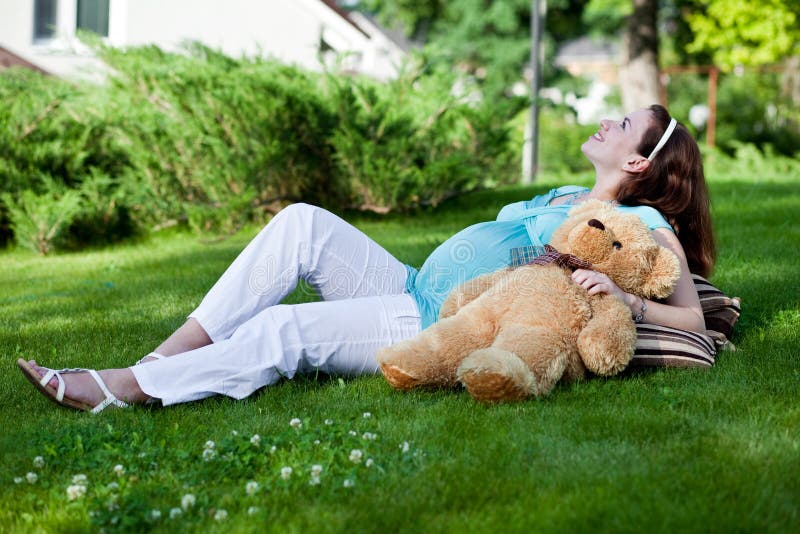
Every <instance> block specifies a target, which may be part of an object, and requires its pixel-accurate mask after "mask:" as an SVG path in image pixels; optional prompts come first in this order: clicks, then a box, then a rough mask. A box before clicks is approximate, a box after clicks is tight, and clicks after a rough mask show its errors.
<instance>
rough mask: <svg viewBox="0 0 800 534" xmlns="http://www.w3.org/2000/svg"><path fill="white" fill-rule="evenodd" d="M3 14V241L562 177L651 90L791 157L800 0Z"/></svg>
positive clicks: (797, 118) (734, 157) (712, 142)
mask: <svg viewBox="0 0 800 534" xmlns="http://www.w3.org/2000/svg"><path fill="white" fill-rule="evenodd" d="M533 9H539V13H540V15H541V16H540V21H541V22H540V24H541V30H542V32H541V34H542V39H541V48H537V46H536V42H535V41H532V32H531V28H532V22H531V19H532V17H531V15H532V10H533ZM0 12H1V13H3V17H2V20H0V69H2V70H0V242H2V243H3V244H5V245H8V244H11V243H13V242H14V241H16V242H17V243H19V244H20V245H22V246H26V247H29V248H31V249H33V250H36V251H38V252H40V253H47V252H50V251H52V250H57V249H75V248H81V247H84V246H86V245H93V244H105V243H113V242H116V241H118V240H120V239H125V238H127V237H130V236H134V235H138V234H141V233H146V232H151V231H154V230H156V231H157V230H160V229H163V228H166V227H170V226H177V225H180V226H187V227H188V228H191V229H193V230H195V231H199V232H211V233H221V234H226V233H230V232H232V231H235V230H236V229H237V228H238V227H239V226H240V225H242V224H245V223H247V222H249V221H253V220H260V219H261V218H263V217H264V215H265V214H269V213H273V212H275V211H277V210H278V209H280V207H282V206H283V205H285V204H286V203H289V202H294V201H299V200H302V201H306V202H315V203H318V204H322V205H325V206H326V207H328V208H330V209H351V208H355V209H366V210H373V211H377V212H386V211H391V210H408V209H417V208H419V207H420V206H423V207H424V206H429V205H436V204H438V203H439V202H441V201H442V200H444V199H446V198H450V197H452V196H455V195H459V194H462V193H464V192H467V191H472V190H475V189H479V188H487V187H495V186H498V185H503V184H513V183H517V182H520V181H523V182H524V181H530V180H531V179H540V177H541V176H545V177H548V178H552V179H558V180H561V181H562V182H564V183H569V182H574V181H576V180H577V179H579V178H580V177H581V176H583V175H585V174H586V173H588V172H589V171H590V169H589V167H588V164H587V162H586V161H585V159H584V158H583V157H582V155H581V153H580V145H581V144H582V142H583V141H584V140H585V139H586V137H588V135H590V134H591V133H592V132H594V131H595V130H596V128H597V123H598V121H599V119H600V118H603V117H608V118H620V117H621V116H622V115H623V114H624V112H625V111H628V110H631V109H635V108H638V107H643V106H646V105H649V104H651V103H656V102H659V103H662V104H664V105H667V106H668V108H669V110H670V112H671V113H672V114H673V116H675V117H676V118H678V120H680V121H681V122H683V123H684V124H685V125H687V127H689V129H690V130H691V131H692V132H693V133H694V134H695V135H696V137H697V138H698V140H699V141H700V142H701V144H703V149H704V151H705V152H706V163H707V166H711V168H712V170H713V169H725V172H728V173H731V172H732V173H734V174H735V173H737V172H738V173H740V174H742V173H743V174H753V173H755V174H758V173H761V172H783V171H782V170H781V169H793V170H792V172H795V170H796V168H797V167H796V166H793V165H794V163H796V159H795V157H796V154H797V152H798V150H800V149H799V148H798V147H799V146H800V46H799V45H798V42H800V3H798V2H796V1H795V0H768V1H762V2H748V1H745V0H661V1H658V0H549V1H545V0H533V1H531V0H448V1H445V0H349V1H345V0H342V1H339V2H334V1H333V0H292V1H286V0H261V1H256V0H228V1H226V2H225V3H222V2H217V1H213V0H193V1H189V0H170V1H169V2H163V1H160V2H156V1H154V0H136V1H130V0H0ZM537 55H538V56H539V57H538V59H539V65H540V68H541V75H540V77H539V79H538V80H533V78H534V73H535V72H536V68H534V64H535V63H534V62H533V61H532V56H533V57H534V58H535V57H536V56H537ZM534 81H535V82H536V84H534ZM532 86H538V87H539V89H538V94H537V95H535V96H536V98H533V95H532V92H533V91H532V90H531V87H532ZM534 102H535V103H536V104H537V106H538V110H539V112H538V117H539V118H538V128H537V131H538V143H537V146H538V154H539V155H538V158H537V160H536V163H535V166H532V165H531V163H530V154H529V151H530V144H531V143H530V140H531V124H532V122H533V121H532V116H533V115H532V114H531V112H530V109H531V105H532V103H534ZM526 147H527V148H526ZM526 150H527V152H526ZM742 160H747V165H746V166H744V167H741V168H737V167H736V165H735V163H736V162H737V161H742ZM776 162H777V163H776ZM775 164H777V165H778V167H777V168H776V167H775V166H774V165H775ZM759 166H762V167H764V166H766V167H764V168H761V167H759ZM770 166H771V167H770ZM767 167H768V168H767ZM737 169H739V170H737ZM776 169H777V170H776Z"/></svg>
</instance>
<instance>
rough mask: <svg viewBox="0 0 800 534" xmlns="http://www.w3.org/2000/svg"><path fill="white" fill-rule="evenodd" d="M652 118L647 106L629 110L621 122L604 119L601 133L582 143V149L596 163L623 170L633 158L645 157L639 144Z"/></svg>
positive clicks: (599, 131) (601, 124) (601, 123)
mask: <svg viewBox="0 0 800 534" xmlns="http://www.w3.org/2000/svg"><path fill="white" fill-rule="evenodd" d="M651 120H652V114H651V113H650V111H649V110H646V109H640V110H637V111H634V112H633V113H629V114H628V115H626V116H625V117H624V118H623V119H622V120H621V121H612V120H608V119H603V120H601V121H600V128H599V129H598V130H597V133H595V134H594V135H592V136H591V137H589V139H588V140H587V141H586V142H585V143H583V145H581V151H582V152H583V154H584V155H585V156H586V157H587V158H588V159H589V161H591V162H592V163H593V164H594V165H595V166H597V165H600V166H603V167H609V168H619V169H622V168H623V167H625V164H626V163H627V162H628V161H629V160H630V159H631V158H632V157H635V156H638V157H640V158H642V157H644V156H642V155H641V154H638V153H637V152H636V147H637V146H638V145H639V142H640V141H641V140H642V136H643V135H644V132H645V131H646V130H647V128H648V127H650V122H651Z"/></svg>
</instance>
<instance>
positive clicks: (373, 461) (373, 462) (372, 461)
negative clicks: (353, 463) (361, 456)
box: [364, 458, 375, 467]
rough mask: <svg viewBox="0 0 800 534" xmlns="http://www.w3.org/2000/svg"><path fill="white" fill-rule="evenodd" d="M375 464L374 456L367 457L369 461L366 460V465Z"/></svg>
mask: <svg viewBox="0 0 800 534" xmlns="http://www.w3.org/2000/svg"><path fill="white" fill-rule="evenodd" d="M374 464H375V460H373V459H372V458H367V461H366V462H364V465H365V466H366V467H372V466H373V465H374Z"/></svg>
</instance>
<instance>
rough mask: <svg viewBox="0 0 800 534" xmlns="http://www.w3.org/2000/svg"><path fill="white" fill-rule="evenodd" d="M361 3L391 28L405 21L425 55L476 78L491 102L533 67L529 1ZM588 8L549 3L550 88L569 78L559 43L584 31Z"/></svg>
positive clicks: (545, 68) (560, 0) (565, 0)
mask: <svg viewBox="0 0 800 534" xmlns="http://www.w3.org/2000/svg"><path fill="white" fill-rule="evenodd" d="M358 4H359V5H360V6H361V7H363V8H366V9H368V10H370V11H372V12H375V13H377V14H378V16H379V18H380V19H381V20H382V21H383V22H384V24H387V25H389V26H390V27H392V26H395V25H397V22H398V21H400V22H401V25H402V26H404V27H405V28H406V29H407V30H409V31H410V33H408V35H411V36H413V37H416V38H417V39H424V43H425V44H426V48H425V52H426V53H427V54H428V55H429V56H431V57H432V58H433V59H434V61H437V62H443V63H446V64H447V65H448V67H449V68H451V69H452V68H453V66H454V65H455V66H456V68H458V69H459V70H461V71H463V72H465V73H468V74H470V75H472V76H473V77H474V79H475V80H476V81H477V83H478V84H479V87H480V90H481V91H482V92H483V94H484V95H485V96H486V98H488V99H489V100H496V99H497V98H500V97H503V96H504V95H506V94H508V92H509V90H510V88H511V86H512V85H513V84H514V83H515V82H518V81H520V80H521V79H522V73H523V70H524V69H525V67H526V65H527V64H528V63H529V62H530V49H531V42H530V36H531V33H530V25H531V2H530V0H492V1H488V2H487V1H484V0H451V1H449V2H439V1H436V0H428V1H425V2H412V1H407V0H361V1H360V2H358ZM584 4H586V0H550V1H548V2H547V22H546V24H545V26H544V39H543V42H544V44H545V50H546V51H545V55H546V58H545V61H544V62H543V65H542V77H543V80H544V82H545V84H547V85H551V84H554V83H558V82H559V81H560V80H561V79H562V78H563V77H564V76H565V73H564V71H563V70H561V69H559V68H557V67H556V66H555V65H554V62H553V61H552V58H553V57H554V54H555V50H556V45H555V43H557V42H561V41H563V40H565V39H568V38H571V37H577V36H579V35H582V34H583V33H584V32H585V30H586V26H585V25H584V24H583V22H582V21H581V11H582V9H583V6H584ZM409 21H410V22H409ZM421 30H424V31H421Z"/></svg>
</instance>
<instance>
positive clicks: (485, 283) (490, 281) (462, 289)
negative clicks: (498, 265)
mask: <svg viewBox="0 0 800 534" xmlns="http://www.w3.org/2000/svg"><path fill="white" fill-rule="evenodd" d="M507 275H508V270H507V269H502V270H499V271H495V272H493V273H488V274H483V275H481V276H478V277H476V278H473V279H472V280H467V281H466V282H464V283H463V284H461V285H460V286H458V287H456V288H455V289H454V290H452V291H451V292H450V294H449V295H447V298H446V299H445V301H444V303H442V307H441V309H440V310H439V319H444V318H446V317H450V316H451V315H455V314H456V312H458V310H460V309H461V308H463V307H464V306H466V305H467V304H469V303H470V302H472V301H473V300H475V299H476V298H478V297H479V296H481V294H483V293H484V292H485V291H486V290H488V289H489V288H491V287H492V286H493V285H494V284H495V283H496V282H497V281H498V280H499V279H501V278H503V277H505V276H507Z"/></svg>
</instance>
